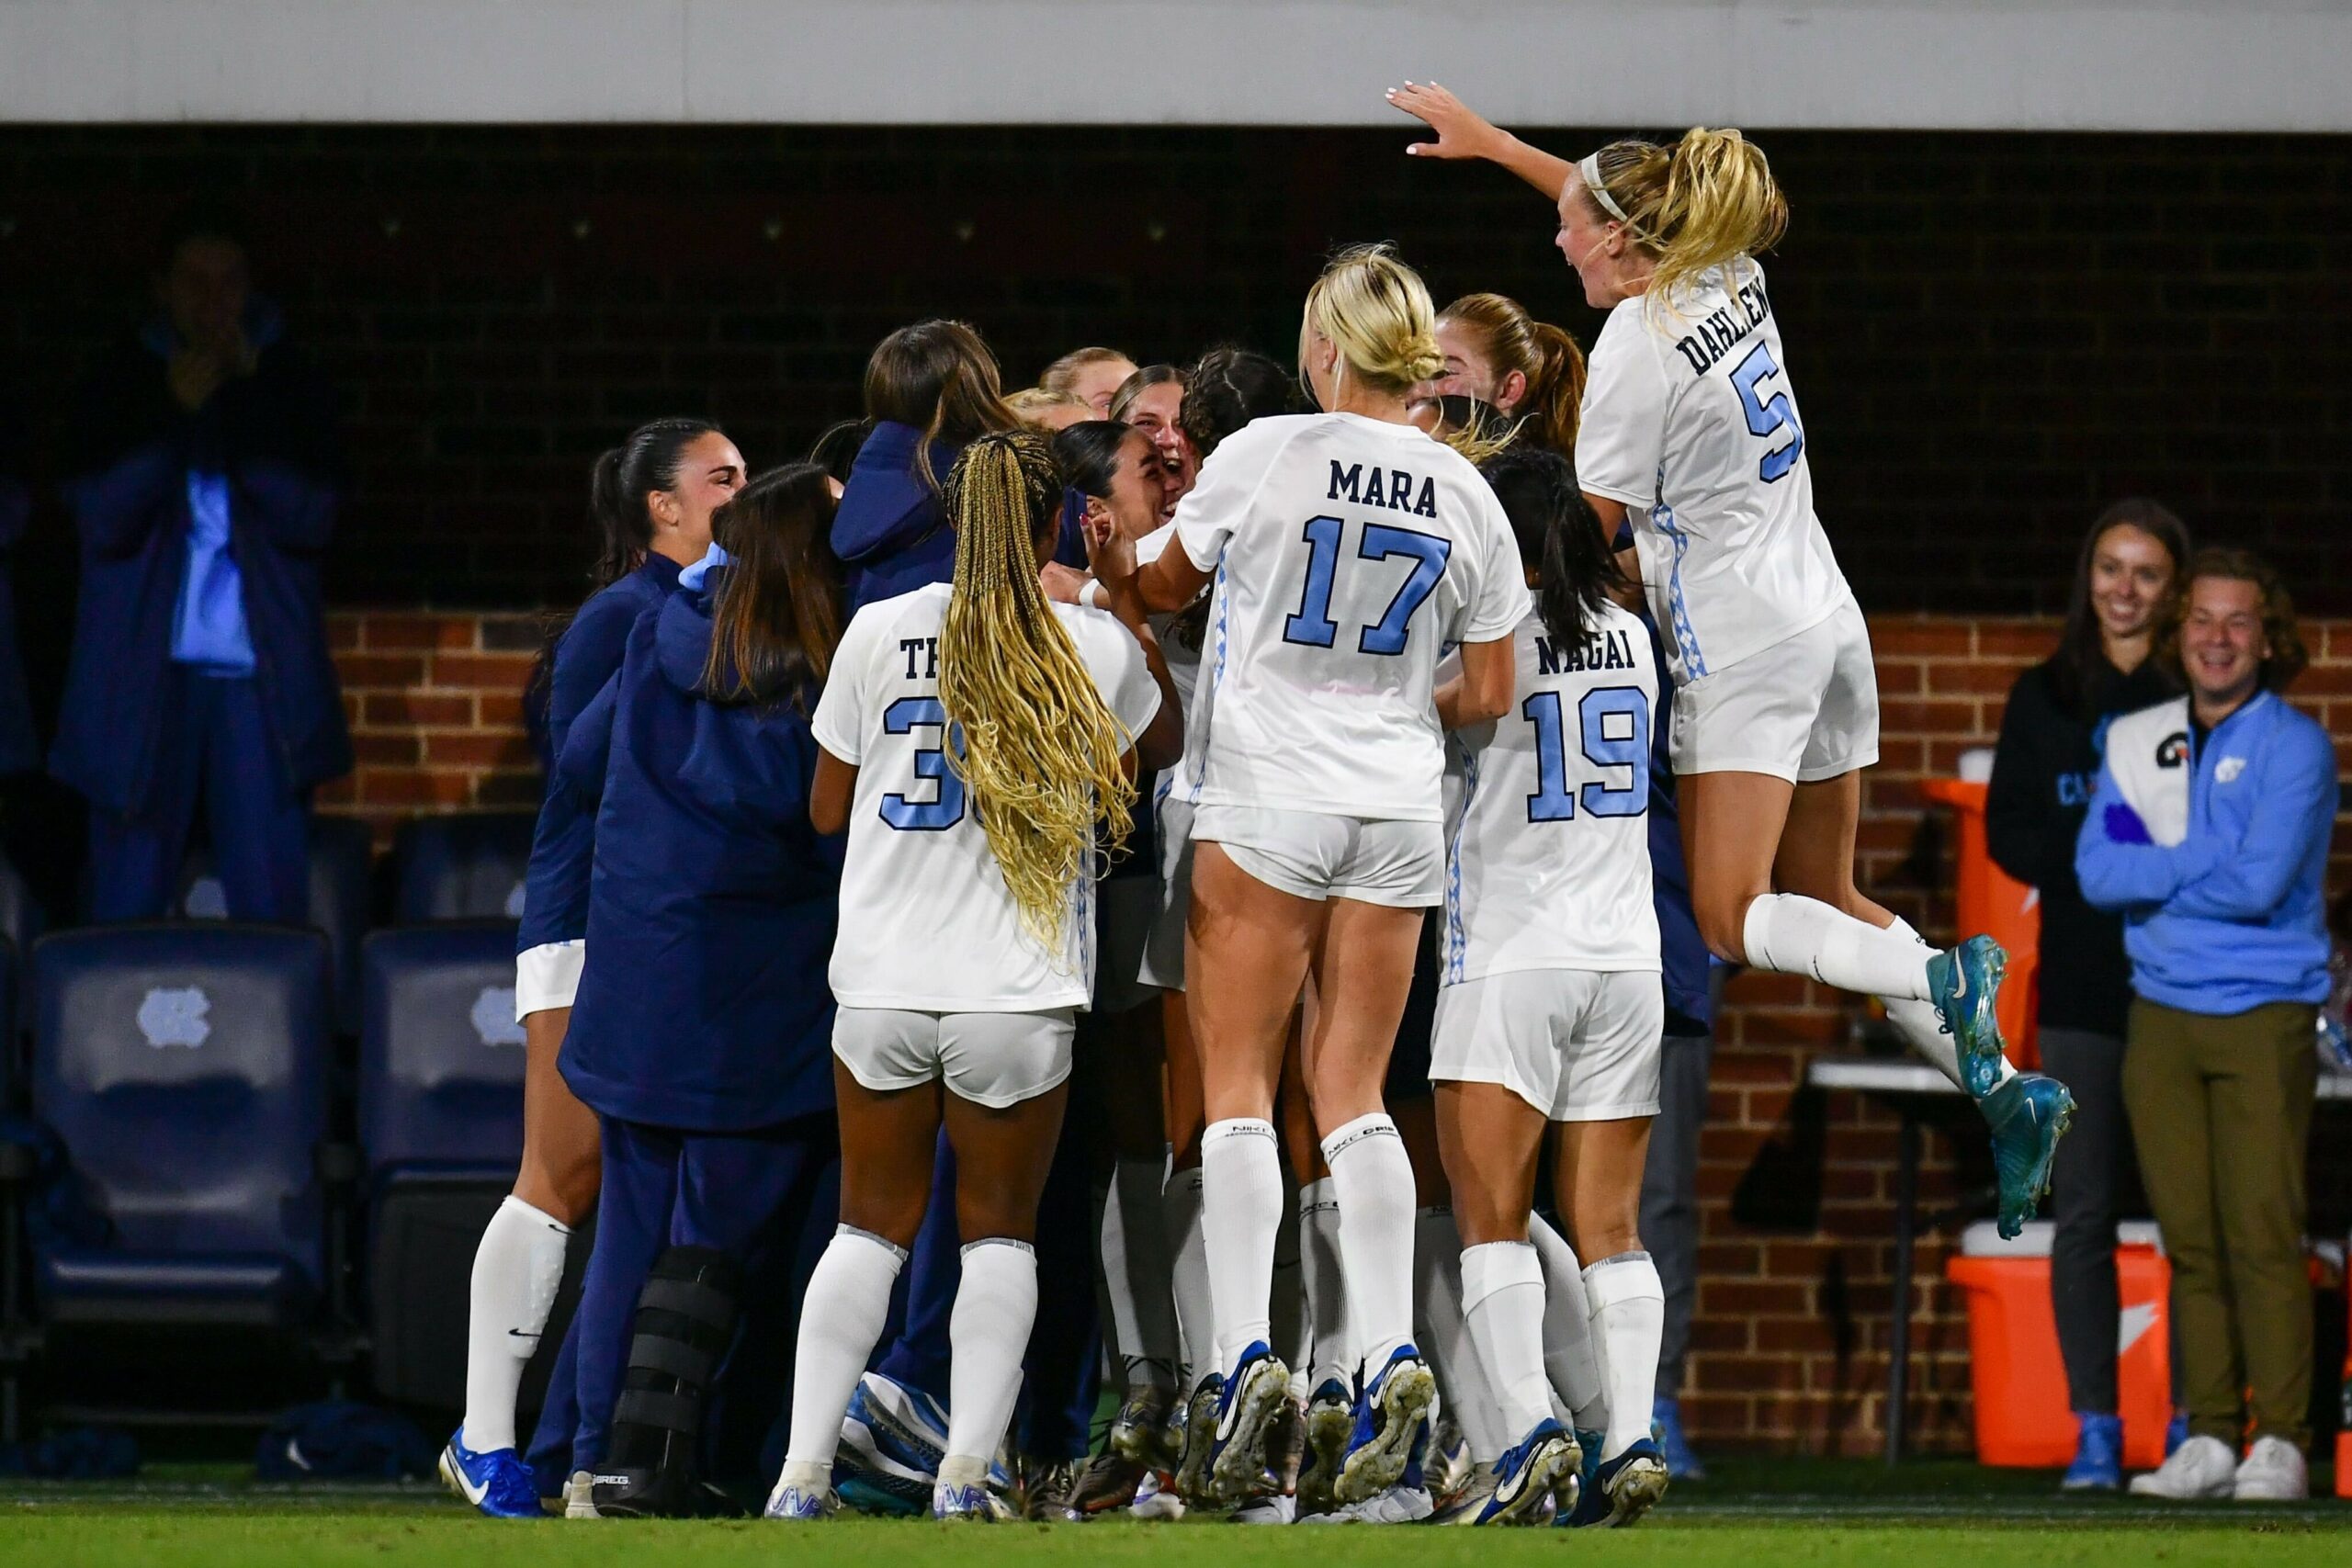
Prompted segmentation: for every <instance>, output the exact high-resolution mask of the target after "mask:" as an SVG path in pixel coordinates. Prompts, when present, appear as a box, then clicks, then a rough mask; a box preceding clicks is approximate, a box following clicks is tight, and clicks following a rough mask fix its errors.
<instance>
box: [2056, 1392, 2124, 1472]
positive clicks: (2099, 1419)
mask: <svg viewBox="0 0 2352 1568" xmlns="http://www.w3.org/2000/svg"><path fill="white" fill-rule="evenodd" d="M2075 1427H2076V1429H2077V1436H2076V1437H2075V1462H2074V1463H2072V1464H2070V1465H2068V1466H2067V1467H2066V1473H2065V1475H2064V1476H2063V1477H2062V1478H2060V1480H2059V1483H2058V1486H2059V1489H2060V1490H2061V1491H2064V1492H2114V1491H2117V1490H2120V1488H2121V1487H2122V1485H2123V1417H2121V1416H2096V1415H2093V1414H2091V1413H2090V1412H2088V1411H2080V1410H2078V1411H2076V1412H2075Z"/></svg>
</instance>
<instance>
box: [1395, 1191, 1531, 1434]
mask: <svg viewBox="0 0 2352 1568" xmlns="http://www.w3.org/2000/svg"><path fill="white" fill-rule="evenodd" d="M1413 1331H1414V1333H1415V1334H1416V1335H1418V1336H1419V1339H1418V1341H1417V1343H1419V1346H1420V1348H1421V1352H1422V1354H1423V1355H1425V1356H1427V1357H1428V1358H1429V1362H1430V1371H1433V1372H1435V1373H1436V1374H1437V1384H1438V1390H1439V1393H1441V1395H1442V1397H1443V1399H1444V1401H1445V1406H1444V1408H1445V1411H1446V1413H1447V1414H1449V1415H1451V1416H1453V1419H1454V1420H1455V1421H1456V1422H1457V1423H1459V1424H1460V1425H1461V1427H1462V1437H1463V1440H1464V1441H1465V1442H1467V1443H1468V1444H1469V1445H1470V1457H1471V1458H1472V1459H1474V1460H1476V1461H1478V1462H1479V1463H1480V1464H1492V1463H1493V1462H1494V1461H1497V1460H1498V1459H1500V1458H1502V1457H1503V1450H1505V1449H1507V1448H1509V1447H1510V1445H1511V1442H1512V1438H1511V1437H1510V1435H1509V1434H1508V1433H1506V1432H1505V1430H1504V1422H1503V1414H1502V1409H1501V1407H1500V1406H1499V1405H1498V1404H1496V1403H1495V1390H1494V1383H1493V1382H1492V1380H1491V1379H1489V1378H1488V1377H1487V1369H1486V1368H1485V1367H1484V1366H1482V1365H1480V1364H1479V1361H1478V1351H1477V1348H1476V1346H1475V1345H1473V1344H1472V1343H1471V1341H1470V1328H1469V1325H1468V1324H1467V1323H1466V1322H1465V1321H1464V1318H1463V1314H1462V1232H1461V1231H1460V1230H1459V1229H1457V1228H1456V1227H1455V1225H1454V1223H1453V1210H1452V1209H1449V1208H1444V1207H1442V1206H1439V1207H1431V1208H1427V1209H1420V1210H1417V1211H1415V1213H1414V1214H1413Z"/></svg>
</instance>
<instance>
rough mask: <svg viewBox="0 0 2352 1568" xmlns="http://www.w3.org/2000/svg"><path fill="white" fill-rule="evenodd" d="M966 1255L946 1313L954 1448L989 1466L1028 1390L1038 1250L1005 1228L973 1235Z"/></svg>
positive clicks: (961, 1455)
mask: <svg viewBox="0 0 2352 1568" xmlns="http://www.w3.org/2000/svg"><path fill="white" fill-rule="evenodd" d="M963 1259H964V1279H963V1281H962V1282H961V1283H960V1284H958V1285H957V1286H956V1310H955V1312H954V1313H953V1314H950V1316H949V1317H948V1320H947V1346H948V1351H949V1354H950V1357H951V1358H952V1359H950V1360H949V1362H948V1367H947V1452H948V1453H949V1454H951V1455H954V1456H955V1457H956V1458H957V1459H966V1460H978V1461H979V1462H980V1465H981V1467H982V1469H983V1470H985V1469H986V1468H987V1465H988V1462H989V1461H990V1460H992V1459H994V1458H995V1457H996V1450H997V1445H998V1444H1000V1443H1001V1442H1003V1441H1004V1428H1005V1427H1006V1426H1007V1424H1009V1423H1010V1422H1011V1421H1012V1405H1013V1402H1014V1401H1015V1400H1017V1399H1019V1398H1020V1397H1021V1359H1022V1358H1023V1356H1025V1355H1027V1354H1028V1352H1029V1331H1030V1329H1032V1328H1033V1327H1035V1325H1036V1322H1037V1254H1036V1251H1035V1248H1033V1247H1030V1245H1029V1244H1028V1243H1027V1242H1025V1241H1014V1240H1012V1239H1011V1238H1010V1237H1007V1236H1001V1235H1000V1236H989V1237H987V1238H985V1239H983V1240H980V1241H974V1242H967V1243H966V1244H965V1246H964V1251H963ZM940 1468H941V1471H942V1472H943V1473H944V1471H945V1469H946V1466H945V1464H944V1462H943V1464H942V1465H941V1467H940Z"/></svg>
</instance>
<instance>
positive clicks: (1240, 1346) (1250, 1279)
mask: <svg viewBox="0 0 2352 1568" xmlns="http://www.w3.org/2000/svg"><path fill="white" fill-rule="evenodd" d="M1282 1224H1283V1161H1282V1156H1281V1155H1280V1154H1279V1153H1278V1152H1277V1151H1276V1149H1275V1146H1274V1124H1273V1123H1272V1122H1267V1121H1262V1120H1261V1119H1259V1118H1257V1117H1254V1116H1250V1117H1236V1118H1234V1119H1233V1120H1231V1121H1227V1122H1210V1123H1209V1125H1208V1129H1207V1130H1206V1131H1205V1132H1204V1133H1203V1134H1201V1235H1202V1238H1203V1239H1204V1241H1205V1242H1206V1243H1207V1246H1208V1272H1209V1310H1210V1312H1211V1314H1212V1315H1213V1316H1214V1317H1215V1318H1216V1349H1217V1355H1216V1361H1217V1364H1216V1370H1217V1371H1221V1372H1227V1373H1229V1372H1231V1371H1233V1369H1234V1367H1235V1365H1236V1364H1237V1363H1238V1362H1239V1361H1240V1359H1241V1353H1242V1352H1243V1351H1244V1350H1247V1349H1248V1348H1250V1346H1251V1345H1252V1344H1254V1343H1257V1342H1259V1341H1261V1340H1266V1339H1267V1337H1268V1336H1269V1335H1270V1334H1271V1333H1272V1311H1271V1303H1272V1295H1273V1276H1274V1233H1275V1232H1276V1231H1278V1230H1280V1229H1281V1228H1282ZM1269 1342H1271V1341H1269Z"/></svg>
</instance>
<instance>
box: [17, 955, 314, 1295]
mask: <svg viewBox="0 0 2352 1568" xmlns="http://www.w3.org/2000/svg"><path fill="white" fill-rule="evenodd" d="M328 966H329V954H328V952H327V944H326V940H325V938H323V937H322V936H321V935H319V934H318V933H317V932H315V931H292V930H288V929H286V928H283V927H275V926H248V925H220V926H189V925H179V924H159V925H134V926H109V927H99V928H94V929H91V930H88V931H65V932H61V933H59V934H56V935H53V936H49V937H44V938H43V939H42V940H41V941H40V942H39V943H38V944H37V945H36V946H35V947H34V949H33V957H32V976H33V987H34V989H35V992H36V995H37V1001H36V1004H35V1016H36V1023H35V1033H34V1039H35V1043H34V1053H33V1074H32V1104H33V1111H34V1113H35V1114H36V1115H38V1116H39V1117H40V1118H41V1119H42V1120H43V1121H44V1122H47V1123H48V1124H49V1126H51V1128H52V1129H54V1130H55V1132H56V1133H57V1134H58V1137H59V1138H60V1140H61V1141H62V1143H63V1145H64V1146H65V1150H66V1155H67V1157H68V1159H69V1160H70V1161H71V1164H72V1167H73V1172H74V1180H75V1185H76V1188H77V1190H78V1191H79V1193H80V1195H81V1197H82V1199H83V1200H84V1201H85V1202H86V1203H87V1204H88V1206H89V1207H90V1208H91V1209H92V1210H93V1211H94V1212H95V1213H96V1215H97V1216H98V1217H99V1218H100V1219H101V1220H102V1221H103V1222H104V1223H105V1225H106V1227H107V1229H108V1231H110V1233H111V1235H110V1236H109V1238H108V1239H107V1241H106V1242H104V1243H103V1244H100V1245H74V1244H71V1243H67V1242H64V1241H54V1240H53V1241H51V1242H50V1243H48V1244H46V1245H43V1246H41V1247H39V1248H37V1250H36V1254H35V1258H34V1280H35V1287H36V1291H37V1293H38V1295H39V1297H40V1303H41V1305H42V1308H43V1311H44V1314H45V1315H46V1316H47V1317H48V1318H49V1319H50V1321H51V1322H53V1323H59V1324H125V1323H132V1324H185V1325H241V1326H251V1327H272V1328H288V1327H291V1326H293V1325H296V1324H297V1323H298V1322H300V1320H301V1319H302V1317H303V1316H304V1315H305V1314H307V1313H308V1311H309V1309H310V1307H311V1303H313V1302H314V1301H315V1300H316V1299H317V1295H318V1292H319V1287H320V1284H321V1281H322V1275H323V1265H322V1242H323V1237H324V1231H325V1222H326V1200H325V1193H324V1191H323V1190H322V1184H321V1181H320V1179H319V1176H318V1174H317V1168H316V1164H315V1162H316V1159H317V1156H318V1150H319V1146H320V1143H321V1140H322V1138H323V1136H324V1135H325V1133H326V1126H327V1040H328V1034H329V1030H330V1021H329V1017H328V980H329V977H328Z"/></svg>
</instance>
